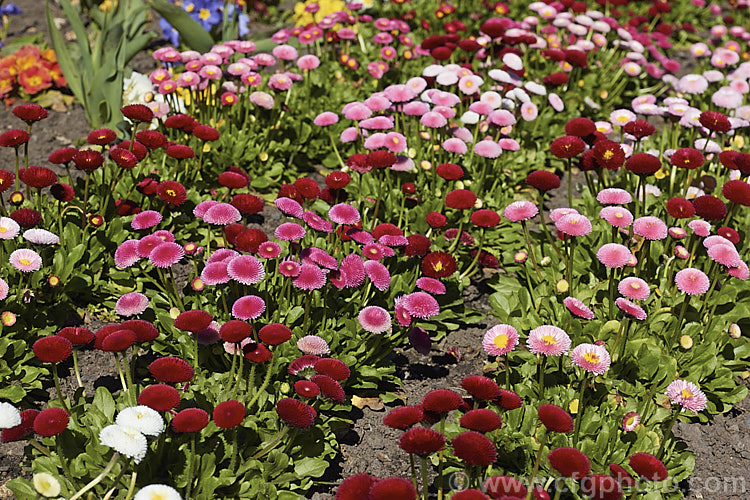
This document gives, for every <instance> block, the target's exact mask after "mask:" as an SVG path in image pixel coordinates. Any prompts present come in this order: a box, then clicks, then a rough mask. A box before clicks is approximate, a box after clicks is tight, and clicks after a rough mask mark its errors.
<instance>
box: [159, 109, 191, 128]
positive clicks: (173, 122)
mask: <svg viewBox="0 0 750 500" xmlns="http://www.w3.org/2000/svg"><path fill="white" fill-rule="evenodd" d="M194 123H195V119H194V118H193V117H192V116H190V115H186V114H184V113H179V114H176V115H172V116H168V117H167V119H166V120H164V126H165V127H167V128H180V129H184V128H186V127H190V126H191V125H193V124H194Z"/></svg>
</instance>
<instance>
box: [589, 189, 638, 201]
mask: <svg viewBox="0 0 750 500" xmlns="http://www.w3.org/2000/svg"><path fill="white" fill-rule="evenodd" d="M596 200H597V201H598V202H599V203H602V204H603V205H625V204H628V203H630V202H632V201H633V197H632V196H630V193H628V192H627V191H625V190H624V189H620V188H606V189H602V190H601V191H599V193H598V194H597V195H596Z"/></svg>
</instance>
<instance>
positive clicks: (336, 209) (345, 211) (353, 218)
mask: <svg viewBox="0 0 750 500" xmlns="http://www.w3.org/2000/svg"><path fill="white" fill-rule="evenodd" d="M328 218H329V219H331V221H333V222H335V223H336V224H346V225H354V224H356V223H357V222H359V221H360V220H361V217H360V215H359V211H358V210H357V209H356V208H354V207H353V206H351V205H349V204H347V203H339V204H337V205H334V206H332V207H331V209H330V210H329V211H328Z"/></svg>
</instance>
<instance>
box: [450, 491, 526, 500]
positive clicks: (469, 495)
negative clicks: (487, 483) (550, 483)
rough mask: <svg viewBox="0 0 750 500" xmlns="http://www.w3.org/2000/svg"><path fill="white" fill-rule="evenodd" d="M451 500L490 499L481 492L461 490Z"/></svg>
mask: <svg viewBox="0 0 750 500" xmlns="http://www.w3.org/2000/svg"><path fill="white" fill-rule="evenodd" d="M451 500H488V497H487V495H485V494H484V493H482V492H481V491H479V490H461V491H459V492H457V493H456V494H455V495H453V496H452V497H451ZM537 500H538V499H537Z"/></svg>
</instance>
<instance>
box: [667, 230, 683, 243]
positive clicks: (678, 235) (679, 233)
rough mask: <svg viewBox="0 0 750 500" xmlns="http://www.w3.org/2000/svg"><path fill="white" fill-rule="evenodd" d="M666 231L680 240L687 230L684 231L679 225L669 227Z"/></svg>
mask: <svg viewBox="0 0 750 500" xmlns="http://www.w3.org/2000/svg"><path fill="white" fill-rule="evenodd" d="M667 232H668V233H669V236H671V237H672V238H674V239H676V240H681V239H682V238H684V237H685V236H687V231H685V230H684V229H682V228H681V227H670V228H669V231H667Z"/></svg>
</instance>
